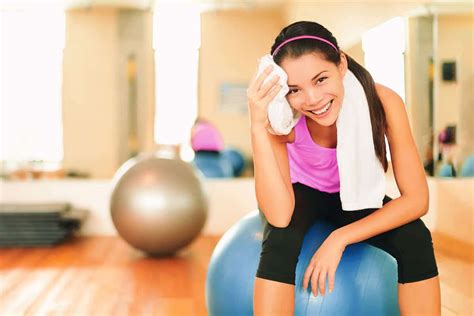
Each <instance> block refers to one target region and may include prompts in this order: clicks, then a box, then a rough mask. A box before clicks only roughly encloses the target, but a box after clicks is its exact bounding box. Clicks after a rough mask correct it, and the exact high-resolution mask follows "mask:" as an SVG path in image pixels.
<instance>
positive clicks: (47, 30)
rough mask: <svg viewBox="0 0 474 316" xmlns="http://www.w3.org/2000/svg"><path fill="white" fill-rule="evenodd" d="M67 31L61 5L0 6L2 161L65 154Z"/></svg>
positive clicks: (53, 157) (49, 158) (48, 158)
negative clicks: (52, 6)
mask: <svg viewBox="0 0 474 316" xmlns="http://www.w3.org/2000/svg"><path fill="white" fill-rule="evenodd" d="M64 36H65V16H64V11H63V10H62V8H57V9H51V8H49V9H37V8H35V9H25V8H20V9H2V10H0V60H1V64H0V70H1V76H0V100H1V102H0V160H3V161H9V162H24V161H32V160H42V161H45V162H60V161H61V160H62V159H63V131H62V114H61V113H62V111H61V107H62V98H61V94H62V61H63V48H64Z"/></svg>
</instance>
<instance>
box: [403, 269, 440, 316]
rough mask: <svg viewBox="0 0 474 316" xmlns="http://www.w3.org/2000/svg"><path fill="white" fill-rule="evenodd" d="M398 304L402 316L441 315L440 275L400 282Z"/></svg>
mask: <svg viewBox="0 0 474 316" xmlns="http://www.w3.org/2000/svg"><path fill="white" fill-rule="evenodd" d="M398 304H399V306H400V314H401V315H402V316H412V315H416V316H424V315H427V316H437V315H441V293H440V286H439V277H438V276H436V277H433V278H431V279H428V280H423V281H419V282H412V283H405V284H398Z"/></svg>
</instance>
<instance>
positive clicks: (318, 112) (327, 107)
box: [311, 100, 332, 115]
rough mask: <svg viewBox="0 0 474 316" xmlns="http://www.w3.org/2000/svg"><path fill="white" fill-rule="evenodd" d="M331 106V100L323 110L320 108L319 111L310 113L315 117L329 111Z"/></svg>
mask: <svg viewBox="0 0 474 316" xmlns="http://www.w3.org/2000/svg"><path fill="white" fill-rule="evenodd" d="M331 104H332V100H331V101H329V102H328V104H326V106H325V107H324V108H322V109H321V110H319V111H311V112H312V113H314V114H316V115H321V114H323V113H325V112H327V110H329V108H330V107H331Z"/></svg>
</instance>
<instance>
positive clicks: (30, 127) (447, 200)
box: [0, 0, 474, 306]
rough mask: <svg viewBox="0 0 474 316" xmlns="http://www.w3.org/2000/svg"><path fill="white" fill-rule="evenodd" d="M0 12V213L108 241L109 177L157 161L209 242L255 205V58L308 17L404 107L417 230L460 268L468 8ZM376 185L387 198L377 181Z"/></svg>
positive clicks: (258, 1)
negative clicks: (176, 171)
mask: <svg viewBox="0 0 474 316" xmlns="http://www.w3.org/2000/svg"><path fill="white" fill-rule="evenodd" d="M0 3H1V7H0V60H1V64H0V70H1V77H0V100H1V101H0V102H1V103H0V109H1V110H0V161H1V162H0V176H1V182H0V202H1V203H7V204H12V203H13V204H15V203H16V204H20V205H21V204H24V203H53V202H58V201H61V202H67V203H71V204H72V205H75V206H76V207H78V208H81V209H87V210H88V216H87V218H85V219H83V221H82V225H80V228H79V229H78V234H79V235H80V236H103V235H108V236H115V235H117V231H116V228H115V227H114V225H113V223H112V221H111V219H110V214H109V209H110V202H109V199H110V196H111V193H112V190H113V187H114V183H113V177H114V175H115V174H116V172H117V170H118V169H119V167H120V166H122V165H123V164H124V163H125V162H126V161H128V160H129V159H131V158H134V157H137V156H138V155H140V154H147V153H148V154H153V153H157V152H161V153H163V152H165V153H168V154H169V155H170V156H172V157H175V158H176V157H180V158H181V159H182V160H184V161H186V162H189V163H190V164H191V165H192V166H193V168H194V169H195V170H196V172H197V174H199V177H200V181H201V183H202V186H203V188H204V190H205V192H206V193H205V194H206V198H207V201H208V205H209V213H208V217H207V221H206V224H205V226H204V228H203V231H202V234H204V235H212V236H221V235H222V234H223V233H224V232H225V231H226V230H227V229H228V228H229V227H231V225H232V224H234V223H235V222H236V221H238V220H239V219H240V218H241V217H242V216H243V215H245V214H247V213H248V212H249V211H251V210H254V209H256V207H257V205H256V199H255V196H254V182H253V167H252V154H251V142H250V133H249V128H250V126H249V119H248V111H247V104H246V89H247V86H248V83H249V80H250V79H251V77H252V75H253V74H254V72H255V69H256V66H257V60H258V58H260V57H261V56H263V55H265V54H267V53H269V50H270V47H271V45H272V43H273V41H274V38H275V37H276V36H277V34H278V33H279V31H280V30H281V29H282V28H283V27H284V26H286V25H288V24H290V23H292V22H296V21H299V20H310V21H316V22H319V23H321V24H322V25H324V26H326V27H327V28H328V29H329V30H331V31H332V32H333V34H334V35H335V37H336V38H337V39H338V42H339V46H340V47H341V48H342V50H343V51H344V52H346V53H348V54H349V55H350V56H352V57H353V58H354V59H356V60H357V61H358V62H359V63H361V64H362V65H364V66H365V67H366V68H367V69H368V70H369V71H370V72H371V74H372V75H373V77H374V79H375V81H376V82H379V83H382V84H384V85H386V86H388V87H390V88H392V89H393V90H395V91H396V92H397V93H398V94H399V95H400V96H401V97H402V98H403V99H404V101H405V104H406V110H407V113H408V116H409V120H410V125H411V128H412V133H413V136H414V139H415V141H416V145H417V147H418V152H419V155H420V158H421V160H422V161H423V163H424V166H425V171H426V175H427V179H428V184H429V188H430V212H429V213H428V214H427V215H426V216H425V219H424V220H425V222H426V223H427V226H428V227H429V228H430V230H431V231H432V233H433V236H434V238H436V240H437V243H438V245H439V247H444V249H448V250H451V251H454V252H457V254H458V255H459V254H461V256H464V257H466V256H465V255H466V253H465V252H466V249H467V252H468V254H467V257H469V258H471V259H472V250H473V249H474V248H473V247H474V237H473V225H474V215H473V212H474V178H473V177H474V124H473V123H474V121H473V119H474V96H473V85H474V83H473V79H474V68H473V56H474V52H473V49H474V44H473V40H474V15H473V14H474V7H473V3H472V1H470V0H466V1H461V0H459V1H457V0H453V1H438V0H419V1H417V0H405V1H395V0H383V1H380V0H379V1H375V0H373V1H371V0H367V1H292V0H286V1H283V0H282V1H263V0H247V1H243V0H241V1H238V0H236V1H231V0H208V1H204V0H203V1H198V0H196V1H187V2H184V1H159V0H64V1H60V0H37V1H32V0H1V2H0ZM203 122H204V123H205V124H206V128H207V129H206V128H201V127H199V124H201V123H203ZM206 131H207V132H206ZM201 132H202V134H199V133H201ZM198 134H199V135H201V136H199V135H198ZM194 137H195V139H194ZM199 137H200V138H201V140H204V143H206V140H209V139H212V140H213V141H211V144H207V145H206V144H204V145H202V142H200V141H199V140H197V139H198V138H199ZM199 144H201V145H199ZM200 146H201V147H200ZM202 146H204V147H202ZM200 152H201V153H202V154H204V155H200ZM224 152H226V153H227V154H229V153H230V154H229V156H227V157H230V158H228V159H229V160H228V159H227V158H225V159H224V158H222V157H223V156H221V154H224ZM209 154H210V155H211V156H205V155H209ZM212 155H214V156H212ZM216 155H217V156H216ZM209 157H210V158H209ZM198 158H199V159H201V160H199V159H198ZM221 158H222V159H224V160H222V161H221V160H219V159H221ZM216 159H217V160H216ZM218 160H219V161H218ZM203 161H204V162H203ZM209 161H211V162H209ZM209 164H210V165H211V167H210V169H212V170H210V169H206V166H207V167H209ZM204 165H205V166H204ZM226 168H227V169H226ZM229 170H230V171H229ZM387 184H388V194H389V195H391V196H393V197H396V196H397V195H399V192H398V189H397V187H396V182H395V179H394V178H393V173H392V172H391V171H389V172H388V174H387ZM471 274H472V270H471ZM471 284H472V283H471ZM469 293H470V294H469V295H470V296H469V295H467V294H466V295H467V297H470V301H469V302H472V285H471V289H470V290H469ZM454 305H456V304H454ZM471 306H472V305H471Z"/></svg>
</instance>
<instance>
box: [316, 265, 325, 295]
mask: <svg viewBox="0 0 474 316" xmlns="http://www.w3.org/2000/svg"><path fill="white" fill-rule="evenodd" d="M326 275H327V271H326V270H323V271H321V273H320V274H319V282H318V283H319V292H320V293H321V295H322V296H324V294H326Z"/></svg>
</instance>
